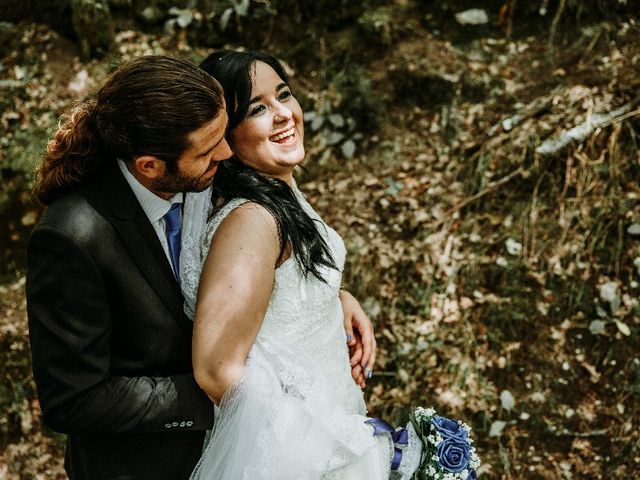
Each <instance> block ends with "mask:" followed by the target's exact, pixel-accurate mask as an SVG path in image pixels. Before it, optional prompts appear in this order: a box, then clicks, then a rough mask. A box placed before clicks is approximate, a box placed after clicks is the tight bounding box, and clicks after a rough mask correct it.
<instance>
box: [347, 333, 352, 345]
mask: <svg viewBox="0 0 640 480" xmlns="http://www.w3.org/2000/svg"><path fill="white" fill-rule="evenodd" d="M352 338H353V337H352V336H351V335H347V343H349V342H350V341H351V339H352Z"/></svg>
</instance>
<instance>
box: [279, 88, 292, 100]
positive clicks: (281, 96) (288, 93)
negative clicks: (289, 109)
mask: <svg viewBox="0 0 640 480" xmlns="http://www.w3.org/2000/svg"><path fill="white" fill-rule="evenodd" d="M292 96H293V94H292V93H291V90H283V91H282V92H280V94H279V95H278V101H280V102H284V101H285V100H287V99H288V98H289V97H292Z"/></svg>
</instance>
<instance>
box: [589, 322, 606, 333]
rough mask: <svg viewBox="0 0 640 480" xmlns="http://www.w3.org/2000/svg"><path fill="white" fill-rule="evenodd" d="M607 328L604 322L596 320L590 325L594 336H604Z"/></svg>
mask: <svg viewBox="0 0 640 480" xmlns="http://www.w3.org/2000/svg"><path fill="white" fill-rule="evenodd" d="M605 326H606V323H604V322H603V321H602V320H594V321H592V322H591V323H590V324H589V331H590V332H591V334H592V335H604V333H605Z"/></svg>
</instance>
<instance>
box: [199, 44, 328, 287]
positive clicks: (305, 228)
mask: <svg viewBox="0 0 640 480" xmlns="http://www.w3.org/2000/svg"><path fill="white" fill-rule="evenodd" d="M256 62H264V63H266V64H267V65H269V66H270V67H271V68H273V70H274V71H275V72H276V73H277V74H278V76H279V77H280V78H281V79H282V81H283V82H285V83H288V79H287V74H286V72H285V70H284V68H283V67H282V65H281V64H280V62H278V60H276V59H275V58H274V57H272V56H270V55H266V54H264V53H260V52H234V51H229V50H222V51H218V52H214V53H212V54H211V55H209V56H208V57H207V58H206V59H205V60H204V61H203V62H202V63H201V64H200V67H201V68H202V69H203V70H204V71H206V72H207V73H209V74H210V75H211V76H212V77H214V78H215V79H216V80H218V82H219V83H220V84H221V85H222V88H223V90H224V97H225V101H226V105H227V114H228V116H229V126H228V129H227V136H228V135H229V134H230V133H231V132H232V131H233V129H234V128H236V127H237V126H238V124H239V123H240V122H242V120H244V119H245V118H246V116H247V111H248V109H249V100H250V98H251V89H252V78H251V72H252V70H253V66H254V65H255V63H256ZM237 197H242V198H246V199H247V200H250V201H252V202H255V203H257V204H259V205H262V206H263V207H264V208H266V209H267V210H268V211H269V212H271V214H272V215H273V217H274V218H275V220H276V223H277V225H278V232H279V236H280V260H282V258H283V256H284V255H285V252H286V251H287V246H288V243H289V242H290V243H291V250H292V254H293V255H294V257H295V259H296V261H297V262H298V265H299V266H300V268H301V269H302V271H303V272H304V273H305V275H308V274H309V273H311V274H312V275H314V276H315V277H316V278H318V279H319V280H321V281H323V282H325V280H324V278H323V277H322V275H321V273H320V271H319V268H320V267H321V266H324V267H329V268H337V267H336V264H335V261H334V259H333V257H332V256H331V252H330V251H329V247H328V246H327V244H326V242H325V241H324V239H323V237H322V235H320V233H319V231H318V229H317V228H316V222H315V221H314V220H313V219H312V218H311V217H310V216H309V215H308V214H307V213H306V212H305V211H304V210H303V208H302V207H301V206H300V203H299V202H298V200H297V199H296V196H295V193H294V192H293V190H292V189H291V187H290V186H289V185H288V184H287V183H286V182H284V181H282V180H280V179H277V178H271V177H268V176H266V175H263V174H261V173H259V172H257V171H256V170H254V169H253V168H251V167H249V166H248V165H245V164H244V163H242V162H241V161H240V160H239V159H238V158H237V157H235V156H234V157H233V158H232V159H230V160H227V161H225V162H222V163H221V164H220V166H219V167H218V171H217V172H216V176H215V178H214V181H213V201H214V204H216V203H217V202H218V201H220V200H225V201H228V200H230V199H232V198H237ZM320 228H324V227H323V226H321V227H320Z"/></svg>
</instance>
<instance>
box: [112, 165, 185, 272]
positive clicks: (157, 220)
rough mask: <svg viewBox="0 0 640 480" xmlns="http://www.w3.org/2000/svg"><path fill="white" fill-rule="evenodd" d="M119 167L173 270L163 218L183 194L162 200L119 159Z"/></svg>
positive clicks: (181, 199)
mask: <svg viewBox="0 0 640 480" xmlns="http://www.w3.org/2000/svg"><path fill="white" fill-rule="evenodd" d="M118 166H119V167H120V171H121V172H122V175H124V178H125V180H126V181H127V183H128V184H129V186H130V187H131V190H133V194H134V195H135V196H136V198H137V199H138V203H140V206H141V207H142V210H144V213H145V214H146V215H147V218H148V219H149V222H151V226H152V227H153V229H154V230H155V231H156V234H157V235H158V239H159V240H160V244H161V245H162V249H163V250H164V253H165V255H166V256H167V260H169V265H171V269H172V270H173V262H172V261H171V255H170V254H169V244H168V242H167V234H166V232H165V229H166V226H165V222H164V219H163V218H162V217H164V216H165V214H166V213H167V212H168V211H169V209H170V208H171V205H172V204H174V203H182V202H183V198H182V197H183V195H182V193H176V194H175V195H174V196H173V197H171V199H170V200H165V199H164V198H160V197H159V196H157V195H156V194H155V193H153V192H152V191H150V190H148V189H147V188H146V187H145V186H143V185H142V184H141V183H140V182H139V181H138V180H137V179H136V177H134V176H133V175H132V174H131V172H130V171H129V169H128V168H127V166H126V165H125V163H124V161H122V160H120V159H118ZM173 273H174V274H175V273H176V272H175V271H174V272H173Z"/></svg>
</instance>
